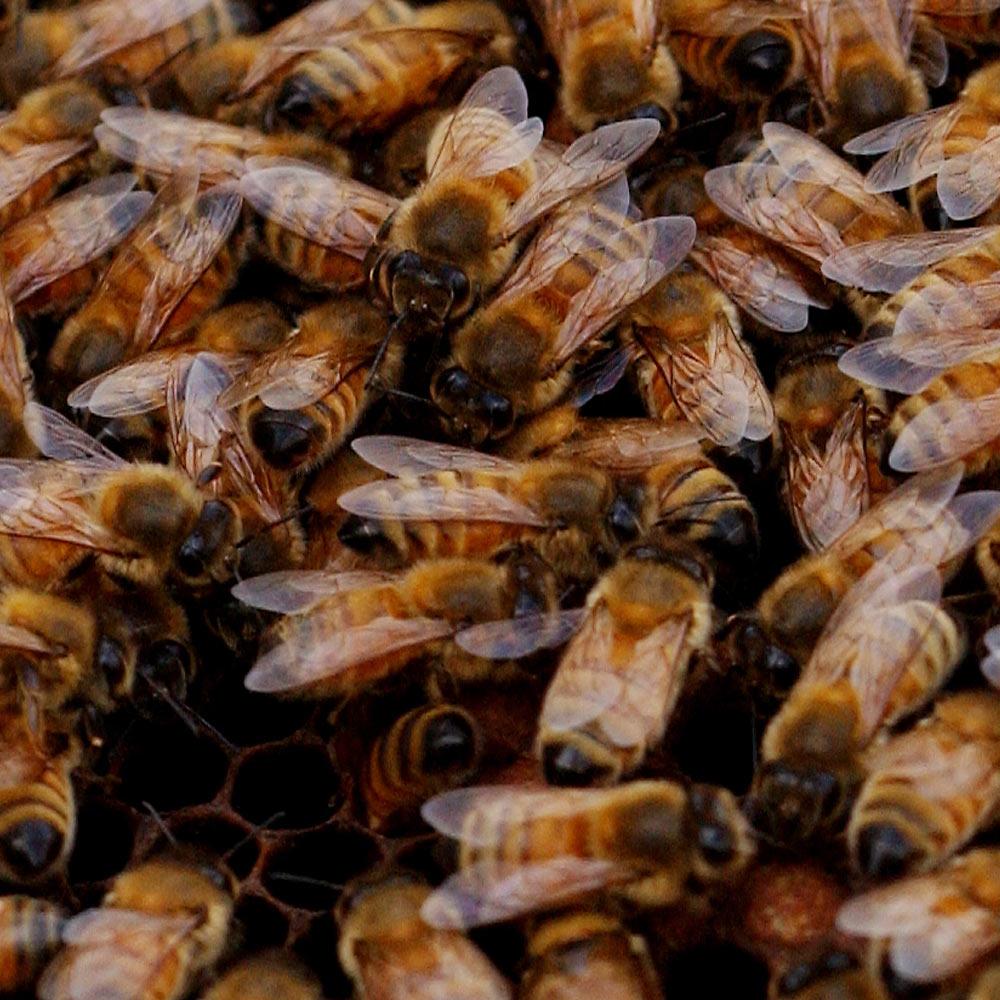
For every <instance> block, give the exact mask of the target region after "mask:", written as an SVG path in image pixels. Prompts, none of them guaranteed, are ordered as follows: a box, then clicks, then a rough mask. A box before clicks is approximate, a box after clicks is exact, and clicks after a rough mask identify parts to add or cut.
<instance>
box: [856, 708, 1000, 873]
mask: <svg viewBox="0 0 1000 1000" xmlns="http://www.w3.org/2000/svg"><path fill="white" fill-rule="evenodd" d="M998 761H1000V698H998V696H997V695H996V694H995V693H992V692H986V691H965V692H962V693H960V694H955V695H951V696H950V697H947V698H942V699H940V700H939V701H938V702H937V703H936V704H935V706H934V711H933V713H932V714H931V715H930V716H929V717H928V718H926V719H924V720H922V721H921V722H920V723H918V724H917V725H916V726H915V727H914V728H913V729H912V730H910V731H909V732H906V733H903V734H902V735H899V736H895V737H893V738H892V739H890V740H889V741H888V742H887V743H885V744H883V745H881V746H875V747H873V748H872V750H871V751H870V752H869V754H868V756H867V760H866V764H867V767H868V776H867V777H866V778H865V781H864V784H863V785H862V786H861V791H860V792H859V794H858V798H857V801H856V802H855V803H854V808H853V810H852V812H851V818H850V822H849V823H848V826H847V842H848V846H849V848H850V851H851V857H852V859H853V861H854V864H855V866H856V867H857V868H858V869H859V870H860V871H861V872H863V873H864V874H865V875H867V876H868V877H870V878H894V877H897V876H899V875H903V874H918V873H921V872H926V871H931V870H933V869H935V868H937V867H939V866H940V864H941V862H942V861H944V860H945V859H946V858H948V857H949V856H950V855H952V854H954V853H955V851H957V850H959V849H960V848H961V847H963V846H964V845H965V844H966V843H967V842H968V841H969V840H971V839H972V837H973V836H975V834H976V833H977V832H978V831H979V830H980V829H982V828H983V827H984V826H986V825H987V824H988V823H990V822H991V821H992V820H993V818H994V815H995V812H996V807H997V804H998V803H1000V780H998V778H997V774H998V771H997V763H998Z"/></svg>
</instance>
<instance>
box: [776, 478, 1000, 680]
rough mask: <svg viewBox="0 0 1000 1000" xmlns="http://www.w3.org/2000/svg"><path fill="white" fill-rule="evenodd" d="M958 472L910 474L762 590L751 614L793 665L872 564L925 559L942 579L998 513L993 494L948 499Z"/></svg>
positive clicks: (999, 498)
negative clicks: (828, 541)
mask: <svg viewBox="0 0 1000 1000" xmlns="http://www.w3.org/2000/svg"><path fill="white" fill-rule="evenodd" d="M962 474H963V467H962V465H961V463H952V464H951V465H949V466H944V467H942V468H940V469H936V470H933V471H932V472H928V473H924V474H922V475H919V476H914V477H912V478H911V479H909V480H907V481H906V482H905V483H903V484H902V485H901V486H899V487H897V488H896V489H895V490H893V491H892V492H891V493H889V494H888V495H887V496H885V497H884V498H883V499H882V500H881V501H879V503H877V504H875V505H874V506H872V507H871V508H870V509H869V510H867V511H866V512H865V513H864V514H862V515H861V517H859V518H858V519H857V520H856V521H855V522H854V524H853V525H852V526H851V527H849V528H848V529H847V530H846V531H845V532H844V533H843V534H842V535H840V536H838V537H837V538H836V539H835V540H834V541H833V542H832V543H831V544H830V545H829V546H828V547H827V548H826V549H825V550H824V551H822V552H817V553H814V554H810V555H806V556H803V557H802V558H801V559H799V560H798V561H797V562H794V563H792V565H791V566H789V567H788V568H787V569H785V570H784V572H782V573H781V574H780V575H779V576H778V578H777V579H776V580H775V581H774V582H773V583H772V584H771V585H770V586H769V587H768V588H767V590H765V591H764V593H763V594H762V595H761V598H760V600H759V602H758V604H757V610H758V612H759V614H760V618H761V621H762V623H763V625H764V628H765V631H766V632H767V633H768V634H769V636H770V638H771V639H772V641H774V642H776V643H777V644H778V646H780V647H781V648H782V649H784V650H785V651H786V652H789V653H791V654H792V655H793V656H794V657H795V658H796V659H798V660H799V661H800V662H805V660H806V659H807V658H808V656H809V653H810V651H811V650H812V647H813V645H814V644H815V642H816V640H817V638H818V637H819V635H820V633H821V632H822V630H823V627H824V626H825V625H826V623H827V621H828V619H829V618H830V616H831V615H832V614H833V612H834V609H835V608H836V607H837V605H838V604H839V603H840V602H841V600H842V598H843V597H844V595H845V594H846V593H847V591H848V590H849V589H850V588H851V587H852V586H853V585H854V584H855V583H857V581H858V580H860V579H861V578H862V577H863V576H864V575H865V574H866V573H867V572H868V571H869V570H870V569H871V567H872V565H873V564H874V563H875V562H876V560H879V559H883V558H891V559H892V560H893V561H894V562H895V563H896V565H898V566H899V568H901V569H902V568H905V567H906V566H908V565H910V564H912V563H921V562H930V563H932V564H934V565H936V566H937V567H938V568H939V569H940V570H941V571H942V572H943V573H944V574H945V576H946V577H947V576H950V575H951V574H952V573H953V572H954V570H955V569H956V568H957V565H958V561H959V557H960V556H961V555H962V554H963V553H965V552H966V551H967V550H968V549H969V548H971V547H972V546H973V545H975V543H976V541H977V540H978V539H979V537H980V536H981V535H982V534H983V533H984V532H985V531H986V529H987V528H988V527H989V526H990V525H991V524H992V523H993V521H994V520H995V519H996V517H997V513H998V511H1000V504H998V501H1000V495H998V494H996V493H993V492H991V491H988V490H987V491H979V492H971V493H965V494H963V495H961V496H957V497H956V496H955V491H956V489H957V488H958V484H959V483H960V482H961V479H962Z"/></svg>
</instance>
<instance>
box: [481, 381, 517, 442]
mask: <svg viewBox="0 0 1000 1000" xmlns="http://www.w3.org/2000/svg"><path fill="white" fill-rule="evenodd" d="M482 407H483V412H484V413H485V414H486V418H487V420H488V421H489V424H490V430H491V433H492V436H494V437H501V436H502V435H504V434H506V433H508V432H509V431H510V429H511V428H512V427H513V426H514V407H513V406H511V403H510V400H509V399H508V398H507V397H506V396H501V395H499V393H495V392H484V393H483V399H482Z"/></svg>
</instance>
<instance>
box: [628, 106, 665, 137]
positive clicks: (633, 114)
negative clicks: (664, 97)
mask: <svg viewBox="0 0 1000 1000" xmlns="http://www.w3.org/2000/svg"><path fill="white" fill-rule="evenodd" d="M625 117H626V118H652V120H653V121H655V122H659V123H660V125H661V127H662V128H663V131H664V132H671V131H673V128H674V125H675V124H676V123H675V121H674V117H673V115H672V114H671V113H670V112H669V111H668V110H667V109H666V108H664V107H662V106H661V105H659V104H657V103H656V102H655V101H646V102H645V103H643V104H637V105H636V106H635V107H634V108H633V109H632V110H631V111H630V112H629V113H628V114H627V115H626V116H625Z"/></svg>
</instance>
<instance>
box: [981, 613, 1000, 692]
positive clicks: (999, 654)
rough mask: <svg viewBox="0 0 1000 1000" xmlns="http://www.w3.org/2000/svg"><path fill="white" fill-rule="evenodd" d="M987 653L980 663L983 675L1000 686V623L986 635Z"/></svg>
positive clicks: (996, 686) (991, 682)
mask: <svg viewBox="0 0 1000 1000" xmlns="http://www.w3.org/2000/svg"><path fill="white" fill-rule="evenodd" d="M983 644H984V645H985V646H986V655H985V656H984V657H983V659H982V661H981V662H980V664H979V667H980V669H981V670H982V672H983V676H984V677H985V678H986V679H987V680H988V681H989V682H990V684H992V685H993V686H994V687H995V688H1000V625H994V626H993V628H991V629H990V630H989V631H988V632H987V633H986V634H985V635H984V636H983Z"/></svg>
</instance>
